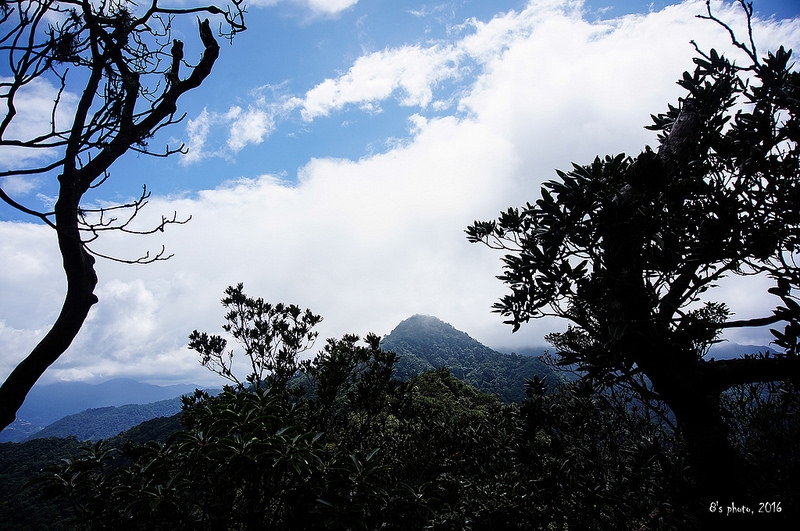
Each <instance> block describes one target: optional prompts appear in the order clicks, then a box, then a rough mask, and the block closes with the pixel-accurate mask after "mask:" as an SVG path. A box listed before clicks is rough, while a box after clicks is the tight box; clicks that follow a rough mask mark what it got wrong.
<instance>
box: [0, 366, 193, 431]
mask: <svg viewBox="0 0 800 531" xmlns="http://www.w3.org/2000/svg"><path fill="white" fill-rule="evenodd" d="M196 387H197V386H196V385H193V384H177V385H165V386H162V385H153V384H147V383H142V382H137V381H135V380H132V379H129V378H117V379H113V380H108V381H106V382H103V383H99V384H89V383H85V382H58V383H53V384H46V385H37V386H35V387H34V388H33V389H32V390H31V392H30V394H28V397H27V398H26V400H25V403H24V404H23V406H22V407H21V408H20V409H19V413H18V414H17V420H16V421H15V422H14V423H12V424H11V425H10V426H9V427H8V428H6V429H5V430H3V431H2V432H0V442H18V441H22V440H25V439H26V438H29V437H30V436H32V435H33V434H35V433H37V432H39V430H41V429H42V428H43V427H46V426H48V425H50V424H52V423H53V422H56V421H57V420H59V419H61V418H63V417H66V416H67V415H73V414H76V413H80V412H82V411H85V410H87V409H90V408H103V407H108V406H125V405H129V404H151V403H153V402H157V401H160V400H168V399H173V398H175V397H178V396H181V395H184V394H187V393H192V392H193V391H194V390H195V388H196ZM176 411H177V410H176ZM173 413H174V412H173ZM173 413H170V414H173ZM147 418H152V417H147ZM142 420H146V419H144V418H142V419H141V420H139V421H137V422H134V423H133V424H128V425H127V426H126V427H125V428H127V427H130V426H133V425H134V424H137V423H138V422H141V421H142ZM125 428H121V429H125ZM119 431H121V430H118V431H117V432H115V433H113V434H111V435H115V434H116V433H118V432H119Z"/></svg>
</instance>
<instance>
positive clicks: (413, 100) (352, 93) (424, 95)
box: [301, 46, 457, 121]
mask: <svg viewBox="0 0 800 531" xmlns="http://www.w3.org/2000/svg"><path fill="white" fill-rule="evenodd" d="M454 59H455V57H454V55H453V50H452V49H450V48H449V47H444V48H441V47H438V46H433V47H429V48H423V47H421V46H403V47H401V48H396V49H392V50H384V51H381V52H375V53H371V54H369V55H366V56H363V57H360V58H359V59H358V60H357V61H356V62H355V63H354V64H353V66H352V67H350V69H349V70H348V72H347V73H346V74H344V75H342V76H340V77H338V78H336V79H326V80H325V81H323V82H322V83H320V84H319V85H317V86H316V87H314V88H313V89H311V90H310V91H308V92H307V93H306V94H305V97H304V98H303V100H302V110H301V113H302V116H303V119H304V120H306V121H311V120H313V119H314V118H317V117H319V116H327V115H328V114H329V113H330V112H331V111H335V110H339V109H342V108H344V107H345V106H347V105H349V104H361V105H372V106H374V104H375V103H376V102H379V101H381V100H384V99H386V98H388V97H389V96H391V95H392V94H393V93H394V92H395V91H396V90H401V91H402V92H403V96H402V98H401V100H400V103H401V104H402V105H405V106H419V107H426V106H427V105H428V104H430V102H431V100H432V98H433V91H432V85H435V84H436V83H438V82H440V81H442V80H444V79H447V78H449V77H453V76H454V75H456V73H457V69H456V66H455V63H454Z"/></svg>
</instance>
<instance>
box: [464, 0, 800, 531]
mask: <svg viewBox="0 0 800 531" xmlns="http://www.w3.org/2000/svg"><path fill="white" fill-rule="evenodd" d="M741 5H742V7H743V11H744V16H745V17H746V22H747V28H748V29H750V24H749V22H750V17H751V15H752V5H750V4H746V3H744V2H741ZM701 18H705V19H708V20H711V21H713V22H715V23H717V24H719V25H721V26H722V27H723V28H725V29H726V30H728V31H729V32H730V36H731V39H732V41H733V44H734V46H736V47H738V48H739V49H740V50H741V51H743V52H744V53H745V54H746V55H747V57H748V60H747V61H746V63H745V64H744V65H740V64H734V63H733V62H732V61H730V60H729V59H727V58H726V57H724V56H722V55H720V54H719V53H718V52H716V51H715V50H711V51H710V52H703V51H702V50H700V49H699V48H698V49H697V53H698V56H697V57H696V59H695V60H694V62H695V69H694V71H693V72H685V73H684V74H683V76H682V77H681V79H680V80H679V81H678V84H679V85H680V86H681V87H682V88H683V89H684V90H685V96H684V97H683V98H682V99H681V100H680V102H679V104H678V105H677V106H672V105H670V106H669V109H668V111H667V112H666V113H663V114H659V115H657V116H653V122H654V124H653V125H652V126H651V127H650V129H653V130H655V131H658V132H659V136H658V142H659V146H658V149H657V150H655V151H654V150H653V149H651V148H650V147H646V148H645V149H644V150H643V151H642V152H641V153H640V154H639V155H638V156H636V157H633V158H632V157H628V156H626V155H624V154H619V155H614V156H606V157H597V158H596V159H595V160H594V161H593V162H592V163H590V164H588V165H577V164H575V165H573V168H572V169H571V170H570V171H558V172H557V175H558V178H557V179H555V180H552V181H549V182H546V183H545V184H544V185H543V186H542V189H541V198H539V199H537V200H536V201H535V202H534V203H533V204H531V203H528V204H527V205H525V206H524V207H523V208H521V209H518V208H510V209H508V211H506V212H503V213H501V215H500V217H499V218H498V219H497V220H494V221H476V222H475V223H474V224H473V225H472V226H470V227H468V229H467V236H468V239H469V240H470V241H472V242H482V243H484V244H486V245H488V246H490V247H492V248H495V249H501V250H504V251H505V252H507V254H506V255H505V256H504V257H503V262H504V273H503V274H502V275H501V276H500V277H499V278H500V280H502V281H503V282H504V283H505V284H506V285H507V286H508V288H509V289H510V293H509V294H507V295H505V296H504V297H502V298H501V299H500V301H499V302H497V303H496V304H495V306H494V307H495V310H496V311H497V312H498V313H500V314H502V315H503V316H504V317H505V318H506V319H507V320H506V322H507V323H509V324H510V325H512V326H513V328H514V330H516V329H518V328H519V327H520V326H521V325H523V324H524V323H526V322H527V321H529V320H530V319H535V318H540V317H543V316H557V317H560V318H563V319H565V320H566V321H568V322H569V323H570V326H569V327H568V329H567V330H566V331H564V332H561V333H554V334H551V335H550V336H549V337H548V339H549V340H550V341H551V343H552V344H553V345H554V346H555V347H556V351H557V354H558V355H559V356H560V358H561V360H562V362H563V363H564V364H568V365H571V366H577V367H578V368H579V369H581V370H582V371H584V372H585V374H586V377H587V378H589V379H591V380H592V381H593V382H600V383H602V384H603V385H604V386H606V387H611V388H616V387H618V386H620V385H622V386H624V387H626V388H628V389H635V390H636V391H637V392H638V394H639V398H640V400H642V401H649V400H652V399H658V400H663V401H664V403H666V404H667V405H668V406H669V408H670V409H671V410H672V413H673V414H674V416H675V419H676V420H677V425H678V429H679V430H680V436H681V440H682V441H683V442H684V444H685V447H686V451H687V452H688V455H689V456H690V460H691V465H692V474H693V477H694V478H695V480H696V483H695V485H694V489H695V490H694V491H693V494H692V496H693V497H694V498H695V500H696V506H695V512H696V514H697V515H698V516H699V517H702V518H704V519H705V520H707V522H706V523H707V525H708V527H713V526H714V525H716V524H715V523H714V522H715V520H713V518H715V516H714V515H709V511H708V507H709V505H710V503H712V502H717V501H718V502H720V503H723V504H724V505H726V506H727V505H728V504H730V503H737V504H738V505H742V504H745V503H746V504H748V505H750V506H755V505H757V503H758V502H759V500H758V498H756V497H755V496H756V495H757V494H758V491H757V490H754V489H753V488H752V486H751V485H748V482H747V479H746V478H745V476H744V474H743V471H744V469H743V465H744V464H745V462H744V461H746V456H744V455H742V453H741V451H740V450H741V449H740V448H736V447H734V446H733V445H732V444H731V443H730V440H729V437H728V435H729V433H728V432H729V426H728V425H727V424H726V423H725V422H724V420H723V417H722V416H721V412H722V409H721V404H720V400H721V394H722V393H723V392H724V391H726V390H727V389H729V388H731V387H735V386H737V385H741V384H756V383H764V382H774V381H786V380H792V379H799V378H800V356H799V355H798V338H799V337H800V303H799V302H798V298H797V295H796V292H797V290H798V289H800V268H798V267H797V265H796V257H797V253H798V252H800V122H798V120H799V119H800V98H798V95H800V72H798V71H797V70H796V69H795V67H794V64H793V63H792V61H791V57H792V53H791V51H787V50H785V49H784V48H783V47H781V48H779V49H778V50H776V51H774V52H769V53H768V54H767V55H766V56H765V57H763V58H759V56H758V55H757V53H756V49H755V45H754V44H753V42H754V41H753V38H752V35H748V36H747V37H748V39H747V40H746V41H744V42H742V41H740V40H738V39H737V38H736V36H735V35H734V33H733V31H731V29H730V27H729V26H728V25H727V24H725V23H724V22H722V21H720V20H718V19H717V18H716V17H715V16H714V15H713V13H712V12H711V7H710V4H709V7H708V13H707V15H703V16H702V17H701ZM730 275H737V276H740V277H743V278H745V277H761V278H764V277H768V278H770V279H772V280H773V281H774V283H775V286H774V287H772V288H769V289H768V290H766V291H765V293H764V296H765V297H768V296H774V297H775V298H776V299H777V300H776V306H775V309H774V310H773V311H772V313H771V314H769V315H765V316H763V317H760V318H756V319H748V320H735V319H732V318H731V317H732V316H731V312H730V310H729V309H728V307H727V306H726V304H725V302H724V301H720V300H715V297H714V294H715V293H717V292H716V290H715V288H716V287H718V282H719V280H720V279H722V278H725V277H726V276H730ZM759 326H775V328H774V329H773V330H772V333H773V335H774V336H775V341H774V342H773V345H774V346H775V347H776V349H779V353H778V354H776V355H771V356H745V357H742V358H738V359H730V360H714V359H709V358H708V357H707V356H706V355H707V353H708V349H709V347H710V346H711V345H712V344H713V343H715V342H716V341H717V340H718V338H719V336H720V334H721V333H722V332H723V331H724V330H727V329H736V328H744V327H759ZM765 464H766V463H765ZM709 518H711V519H709ZM728 525H733V523H732V522H730V520H729V521H728ZM737 525H738V524H737ZM743 525H744V526H745V527H747V526H748V525H749V524H747V523H744V522H743Z"/></svg>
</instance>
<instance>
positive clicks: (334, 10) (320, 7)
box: [248, 0, 358, 16]
mask: <svg viewBox="0 0 800 531" xmlns="http://www.w3.org/2000/svg"><path fill="white" fill-rule="evenodd" d="M282 1H283V0H250V2H248V5H249V6H254V7H271V6H274V5H277V4H279V3H281V2H282ZM289 2H290V3H292V4H295V5H299V6H302V7H303V8H305V9H308V10H309V11H310V12H311V13H312V14H314V15H327V16H330V15H337V14H339V13H341V12H342V11H344V10H346V9H349V8H351V7H353V6H354V5H356V4H357V3H358V0H289Z"/></svg>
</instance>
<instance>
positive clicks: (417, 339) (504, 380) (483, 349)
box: [381, 314, 552, 402]
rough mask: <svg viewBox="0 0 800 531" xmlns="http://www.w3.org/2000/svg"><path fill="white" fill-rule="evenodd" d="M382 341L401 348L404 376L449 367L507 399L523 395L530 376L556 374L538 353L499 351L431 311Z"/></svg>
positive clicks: (400, 366)
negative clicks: (503, 352)
mask: <svg viewBox="0 0 800 531" xmlns="http://www.w3.org/2000/svg"><path fill="white" fill-rule="evenodd" d="M381 347H382V348H383V349H385V350H393V351H394V352H396V353H397V354H398V358H399V359H398V362H397V365H396V366H395V376H396V377H397V378H399V379H401V380H407V379H409V378H411V377H413V376H415V375H417V374H420V373H423V372H427V371H430V370H433V369H436V368H439V367H447V368H448V369H450V371H451V373H452V374H453V376H455V377H456V378H458V379H460V380H462V381H464V382H466V383H468V384H470V385H473V386H474V387H477V388H478V389H480V390H481V391H484V392H486V393H490V394H495V395H497V396H498V397H499V398H501V399H502V400H504V401H506V402H511V401H520V400H522V398H524V396H525V392H524V386H525V378H526V377H527V378H532V377H533V376H535V375H539V376H547V375H551V374H552V372H551V371H550V370H549V369H548V368H547V367H546V366H545V365H544V364H543V363H542V361H541V360H539V359H538V358H535V357H531V356H518V355H516V354H513V355H512V354H502V353H500V352H497V351H495V350H493V349H491V348H489V347H487V346H485V345H483V344H482V343H480V342H479V341H477V340H476V339H473V338H472V337H470V336H469V335H468V334H467V333H466V332H462V331H461V330H458V329H456V328H455V327H454V326H453V325H451V324H449V323H446V322H444V321H442V320H441V319H439V318H438V317H434V316H432V315H420V314H417V315H413V316H411V317H409V318H408V319H405V320H404V321H402V322H401V323H400V324H398V325H397V326H396V327H395V329H394V330H392V332H391V333H390V334H389V335H388V336H386V337H384V338H383V341H381Z"/></svg>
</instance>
